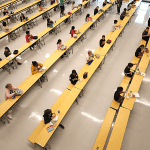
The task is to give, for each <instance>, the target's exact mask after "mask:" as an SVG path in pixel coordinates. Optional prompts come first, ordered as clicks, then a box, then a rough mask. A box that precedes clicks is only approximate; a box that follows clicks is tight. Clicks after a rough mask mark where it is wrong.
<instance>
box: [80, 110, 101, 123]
mask: <svg viewBox="0 0 150 150" xmlns="http://www.w3.org/2000/svg"><path fill="white" fill-rule="evenodd" d="M81 114H82V115H83V116H86V117H88V118H90V119H92V120H93V121H95V122H101V123H102V122H103V120H99V119H97V118H95V117H93V116H91V115H90V114H88V113H85V112H81Z"/></svg>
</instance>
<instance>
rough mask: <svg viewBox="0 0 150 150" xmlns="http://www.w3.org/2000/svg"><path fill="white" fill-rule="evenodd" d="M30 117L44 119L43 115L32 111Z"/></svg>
mask: <svg viewBox="0 0 150 150" xmlns="http://www.w3.org/2000/svg"><path fill="white" fill-rule="evenodd" d="M29 118H36V119H37V120H42V116H41V115H39V114H38V113H37V112H32V113H31V115H30V116H29Z"/></svg>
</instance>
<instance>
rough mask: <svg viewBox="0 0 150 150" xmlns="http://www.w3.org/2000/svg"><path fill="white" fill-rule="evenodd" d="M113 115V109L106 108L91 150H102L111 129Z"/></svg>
mask: <svg viewBox="0 0 150 150" xmlns="http://www.w3.org/2000/svg"><path fill="white" fill-rule="evenodd" d="M115 113H116V111H115V110H114V109H111V108H108V110H107V113H106V116H105V118H104V120H103V123H102V125H101V128H100V131H99V133H98V135H97V138H96V140H95V143H94V146H93V148H92V150H103V148H104V145H105V142H106V140H107V137H108V134H109V131H110V128H111V127H112V123H113V120H114V117H115Z"/></svg>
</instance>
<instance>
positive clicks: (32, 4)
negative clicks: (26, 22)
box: [0, 0, 40, 22]
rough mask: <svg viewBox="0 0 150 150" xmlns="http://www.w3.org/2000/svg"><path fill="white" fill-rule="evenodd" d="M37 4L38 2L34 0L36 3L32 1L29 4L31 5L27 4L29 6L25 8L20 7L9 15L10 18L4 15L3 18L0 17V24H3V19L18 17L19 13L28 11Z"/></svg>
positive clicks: (38, 0)
mask: <svg viewBox="0 0 150 150" xmlns="http://www.w3.org/2000/svg"><path fill="white" fill-rule="evenodd" d="M39 2H40V0H36V1H34V2H33V3H31V4H29V5H26V6H25V7H22V8H20V9H18V10H16V11H14V13H13V14H11V15H10V16H8V15H5V16H3V17H1V18H0V22H3V21H4V20H5V19H8V18H9V17H13V16H16V15H18V14H19V13H21V12H23V11H25V10H27V9H29V8H30V7H32V6H34V5H36V4H37V3H39ZM15 18H16V17H15ZM19 19H20V18H19Z"/></svg>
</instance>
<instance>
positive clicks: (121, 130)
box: [106, 107, 130, 150]
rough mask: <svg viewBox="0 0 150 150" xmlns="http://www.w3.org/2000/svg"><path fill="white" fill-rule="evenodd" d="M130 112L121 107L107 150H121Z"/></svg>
mask: <svg viewBox="0 0 150 150" xmlns="http://www.w3.org/2000/svg"><path fill="white" fill-rule="evenodd" d="M129 115H130V110H128V109H125V108H122V107H120V109H119V112H118V115H117V118H116V121H115V124H114V127H113V130H112V133H111V136H110V139H109V142H108V145H107V148H106V150H120V149H121V144H122V141H123V137H124V134H125V130H126V126H127V123H128V119H129Z"/></svg>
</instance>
